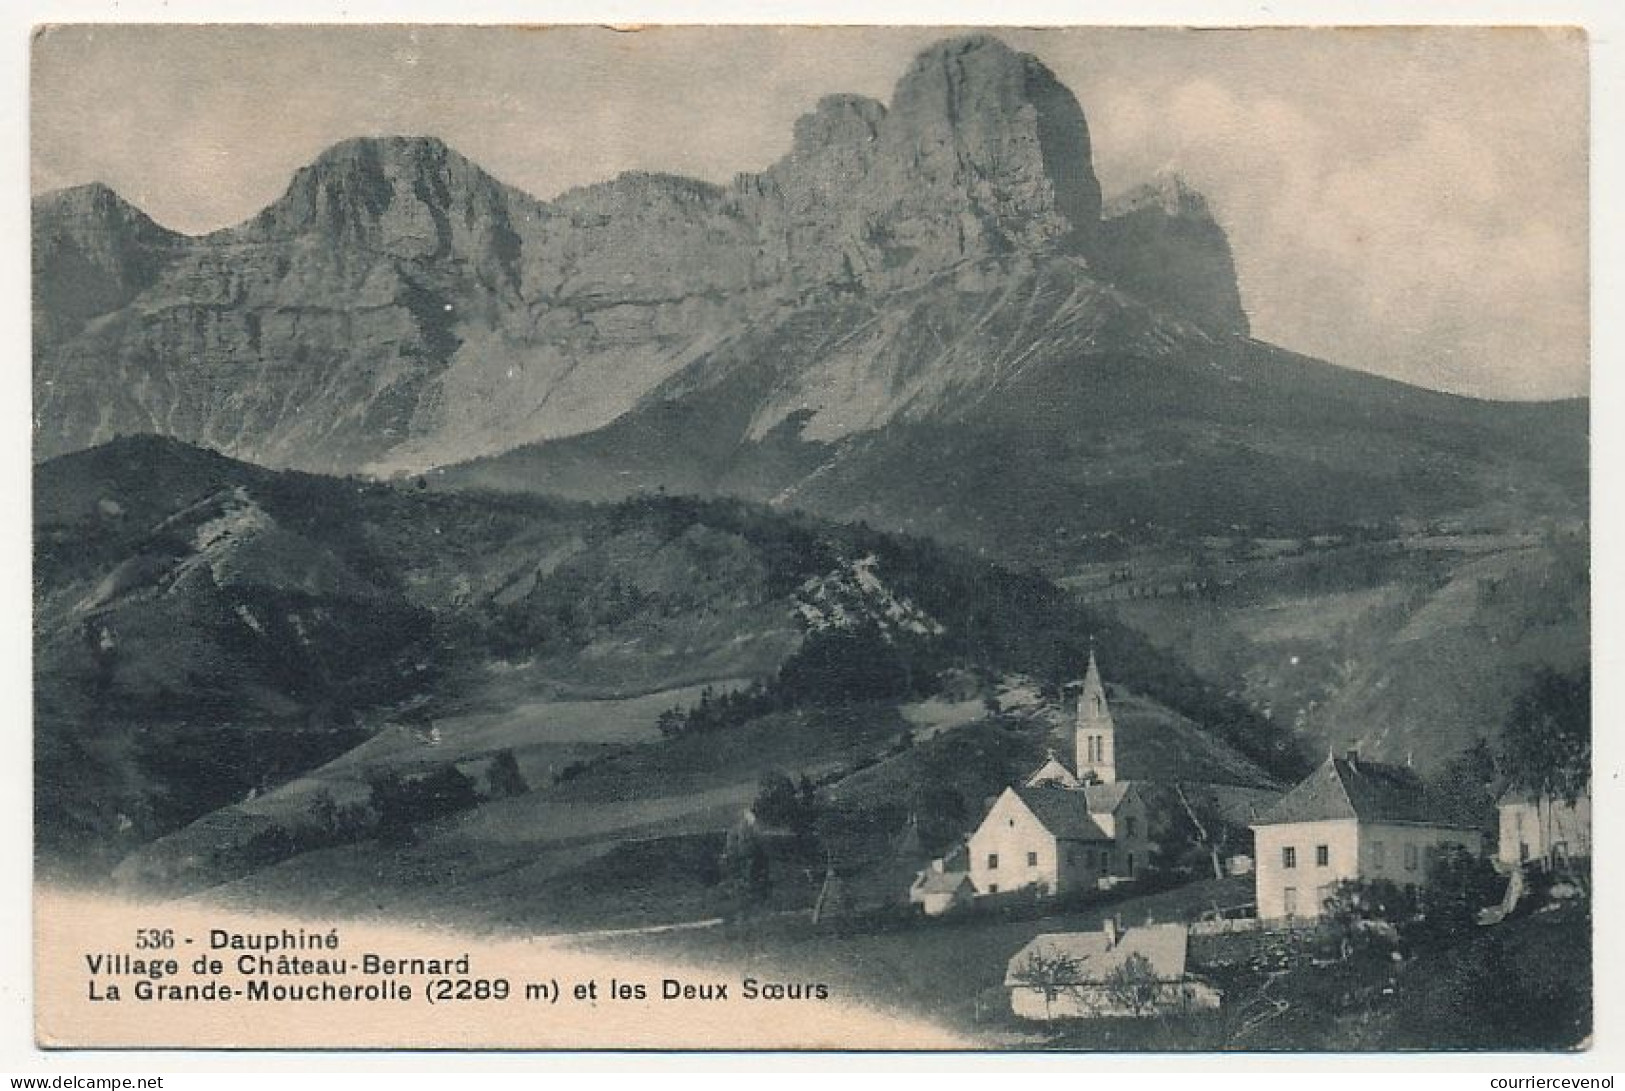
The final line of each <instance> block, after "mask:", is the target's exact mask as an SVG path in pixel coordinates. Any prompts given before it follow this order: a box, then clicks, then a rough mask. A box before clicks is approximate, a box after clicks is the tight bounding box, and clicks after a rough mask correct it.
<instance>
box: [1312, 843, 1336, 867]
mask: <svg viewBox="0 0 1625 1091" xmlns="http://www.w3.org/2000/svg"><path fill="white" fill-rule="evenodd" d="M1331 863H1332V847H1331V846H1330V845H1316V846H1315V866H1316V867H1330V866H1331Z"/></svg>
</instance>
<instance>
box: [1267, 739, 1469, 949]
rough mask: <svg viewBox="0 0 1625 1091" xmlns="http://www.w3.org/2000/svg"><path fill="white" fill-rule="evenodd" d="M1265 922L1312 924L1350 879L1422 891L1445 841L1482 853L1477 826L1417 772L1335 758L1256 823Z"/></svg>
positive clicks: (1356, 758)
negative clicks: (1458, 815) (1452, 811)
mask: <svg viewBox="0 0 1625 1091" xmlns="http://www.w3.org/2000/svg"><path fill="white" fill-rule="evenodd" d="M1252 829H1253V840H1254V846H1253V847H1254V860H1255V864H1254V874H1255V881H1256V885H1255V889H1256V891H1257V898H1258V916H1259V918H1260V919H1262V920H1300V921H1312V920H1314V919H1316V918H1318V917H1319V916H1320V915H1321V910H1322V906H1323V903H1324V901H1325V899H1326V897H1327V896H1328V895H1329V894H1330V893H1331V891H1332V889H1333V887H1335V886H1336V885H1337V884H1338V883H1340V882H1343V881H1345V880H1378V879H1386V880H1388V881H1389V882H1392V883H1394V884H1396V885H1397V886H1400V887H1416V886H1420V885H1422V883H1424V882H1425V881H1426V879H1427V874H1428V866H1429V864H1430V863H1431V862H1432V861H1433V859H1434V858H1435V857H1436V856H1437V855H1438V853H1439V852H1440V851H1441V850H1442V849H1444V848H1446V847H1455V848H1460V849H1465V850H1466V851H1469V852H1473V853H1479V852H1482V851H1483V836H1482V834H1481V833H1480V831H1479V830H1478V829H1476V828H1475V827H1473V826H1472V825H1471V824H1469V823H1466V822H1463V821H1461V820H1459V819H1455V818H1453V817H1452V816H1450V815H1448V814H1445V813H1443V812H1441V811H1440V810H1439V809H1438V808H1437V807H1436V806H1435V805H1434V803H1433V802H1432V801H1431V800H1430V799H1429V797H1428V795H1427V793H1426V792H1425V791H1424V789H1423V785H1422V781H1421V778H1420V777H1418V776H1417V775H1416V774H1415V773H1414V772H1413V771H1412V770H1411V769H1409V768H1406V767H1403V766H1397V765H1386V764H1383V763H1381V762H1374V761H1366V760H1363V759H1361V758H1360V756H1359V754H1358V753H1357V752H1354V751H1351V752H1349V753H1348V754H1347V755H1346V756H1345V757H1341V758H1339V757H1335V756H1328V757H1327V758H1326V760H1325V761H1324V762H1323V763H1321V765H1320V767H1319V768H1317V769H1316V770H1315V771H1314V772H1313V773H1310V774H1309V776H1307V777H1305V778H1304V779H1303V780H1302V781H1301V782H1299V783H1298V784H1297V785H1296V786H1295V787H1293V788H1292V789H1291V790H1290V791H1288V792H1287V793H1286V795H1284V796H1282V797H1281V799H1280V801H1279V802H1277V803H1276V804H1275V806H1274V807H1272V808H1270V809H1269V810H1268V811H1266V812H1265V813H1264V814H1263V815H1262V816H1260V817H1259V819H1258V820H1257V821H1256V822H1255V823H1254V824H1253V827H1252Z"/></svg>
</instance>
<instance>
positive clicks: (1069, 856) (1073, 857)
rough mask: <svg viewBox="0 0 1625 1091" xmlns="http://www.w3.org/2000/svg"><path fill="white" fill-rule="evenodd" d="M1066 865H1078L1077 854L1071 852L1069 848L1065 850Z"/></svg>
mask: <svg viewBox="0 0 1625 1091" xmlns="http://www.w3.org/2000/svg"><path fill="white" fill-rule="evenodd" d="M1066 866H1067V867H1077V866H1078V854H1077V853H1075V852H1073V851H1072V850H1071V849H1067V850H1066Z"/></svg>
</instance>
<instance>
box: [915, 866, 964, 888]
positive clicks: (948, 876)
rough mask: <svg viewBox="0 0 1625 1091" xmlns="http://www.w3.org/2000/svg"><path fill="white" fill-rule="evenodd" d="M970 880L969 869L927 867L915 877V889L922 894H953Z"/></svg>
mask: <svg viewBox="0 0 1625 1091" xmlns="http://www.w3.org/2000/svg"><path fill="white" fill-rule="evenodd" d="M968 882H970V872H968V871H938V870H936V869H935V868H926V869H925V870H924V871H922V872H920V873H919V874H918V875H917V876H915V877H914V889H915V890H917V891H919V892H920V893H921V894H953V893H955V892H957V891H958V890H959V888H960V887H962V886H964V885H965V884H966V883H968Z"/></svg>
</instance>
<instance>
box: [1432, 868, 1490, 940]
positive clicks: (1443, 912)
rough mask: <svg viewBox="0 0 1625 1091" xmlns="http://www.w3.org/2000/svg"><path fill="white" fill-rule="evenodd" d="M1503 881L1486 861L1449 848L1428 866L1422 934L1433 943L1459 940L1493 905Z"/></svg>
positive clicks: (1473, 927) (1474, 927)
mask: <svg viewBox="0 0 1625 1091" xmlns="http://www.w3.org/2000/svg"><path fill="white" fill-rule="evenodd" d="M1504 885H1505V881H1504V880H1503V879H1502V878H1501V877H1500V876H1498V875H1497V874H1496V873H1495V866H1494V865H1493V864H1491V863H1490V862H1489V861H1488V860H1486V859H1484V858H1483V857H1482V856H1479V855H1477V854H1475V853H1471V852H1468V851H1467V850H1465V849H1462V848H1458V847H1456V846H1454V845H1449V846H1446V847H1444V848H1443V849H1441V850H1440V851H1439V853H1438V855H1437V856H1435V857H1434V858H1433V860H1432V861H1431V862H1430V863H1429V864H1428V881H1427V884H1426V885H1425V886H1424V887H1423V888H1422V891H1421V894H1420V898H1421V908H1422V922H1423V929H1424V930H1425V932H1426V933H1427V934H1428V935H1429V936H1432V937H1433V938H1436V939H1458V938H1460V937H1462V936H1464V935H1467V934H1469V933H1471V932H1473V931H1475V930H1476V929H1477V926H1478V913H1479V911H1480V910H1482V909H1485V908H1487V907H1489V906H1491V905H1494V904H1495V903H1496V902H1497V901H1498V900H1499V899H1500V896H1501V892H1502V888H1503V886H1504Z"/></svg>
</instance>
